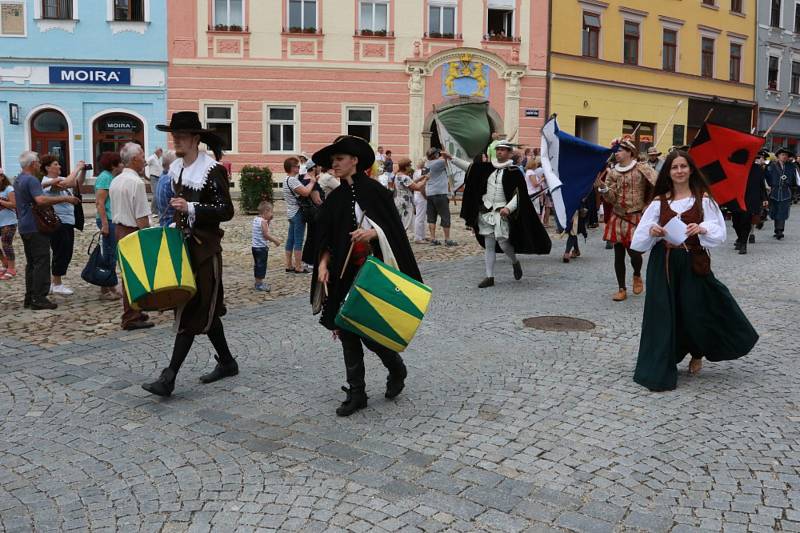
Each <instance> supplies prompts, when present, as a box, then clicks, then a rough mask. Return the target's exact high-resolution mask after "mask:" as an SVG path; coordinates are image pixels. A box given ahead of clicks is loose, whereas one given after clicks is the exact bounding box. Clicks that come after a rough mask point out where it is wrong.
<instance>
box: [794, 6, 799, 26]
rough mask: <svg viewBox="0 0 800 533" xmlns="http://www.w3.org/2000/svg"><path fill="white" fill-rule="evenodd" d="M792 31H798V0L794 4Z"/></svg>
mask: <svg viewBox="0 0 800 533" xmlns="http://www.w3.org/2000/svg"><path fill="white" fill-rule="evenodd" d="M794 32H795V33H800V2H795V4H794Z"/></svg>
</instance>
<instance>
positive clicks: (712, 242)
mask: <svg viewBox="0 0 800 533" xmlns="http://www.w3.org/2000/svg"><path fill="white" fill-rule="evenodd" d="M693 205H694V196H690V197H689V198H683V199H682V200H674V201H670V202H669V206H670V207H671V208H672V210H673V211H675V213H677V214H678V215H681V213H685V212H686V211H688V210H689V209H691V208H692V206H693ZM660 216H661V201H660V200H654V201H653V202H651V203H650V205H649V206H647V209H645V211H644V214H642V220H641V221H640V222H639V225H638V226H636V232H634V234H633V240H632V241H631V248H632V249H634V250H636V251H637V252H649V251H650V250H651V249H652V248H653V246H655V245H656V243H657V242H658V241H660V240H661V239H662V238H663V237H653V236H651V235H650V228H652V227H653V226H655V225H658V219H659V218H660ZM700 225H701V226H702V227H704V228H705V229H706V233H705V234H700V235H698V237H699V238H700V245H701V246H702V247H703V248H714V247H715V246H719V245H720V244H722V243H724V242H725V238H726V237H727V228H726V227H725V217H723V216H722V211H720V209H719V206H718V205H717V203H716V202H715V201H714V200H712V199H711V198H703V222H701V223H700Z"/></svg>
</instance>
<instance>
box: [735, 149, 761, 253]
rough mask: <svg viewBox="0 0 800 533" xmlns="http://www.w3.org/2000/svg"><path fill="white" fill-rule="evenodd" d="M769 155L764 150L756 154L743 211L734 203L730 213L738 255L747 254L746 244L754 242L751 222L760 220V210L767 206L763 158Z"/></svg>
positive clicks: (748, 180)
mask: <svg viewBox="0 0 800 533" xmlns="http://www.w3.org/2000/svg"><path fill="white" fill-rule="evenodd" d="M768 156H769V154H768V153H767V152H765V151H764V150H761V151H760V152H758V155H757V156H756V160H755V161H754V162H753V166H752V167H751V168H750V174H749V175H748V176H747V188H746V189H745V193H744V203H745V209H741V207H740V206H739V205H738V203H736V202H734V204H736V205H735V207H734V208H733V212H732V213H731V219H732V221H733V229H734V230H735V231H736V242H735V244H734V247H735V248H736V249H737V250H739V254H740V255H745V254H746V253H747V244H748V243H753V242H755V235H754V234H753V233H752V231H753V221H754V220H756V221H757V220H759V219H760V218H761V209H762V208H763V207H765V206H767V205H768V203H767V188H766V185H765V183H764V177H765V172H764V165H763V161H764V158H766V157H768Z"/></svg>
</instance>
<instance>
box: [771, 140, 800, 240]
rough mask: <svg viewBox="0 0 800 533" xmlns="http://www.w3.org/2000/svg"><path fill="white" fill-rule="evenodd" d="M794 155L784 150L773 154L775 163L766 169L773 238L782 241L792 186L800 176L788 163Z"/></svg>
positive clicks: (791, 164) (790, 201) (793, 165)
mask: <svg viewBox="0 0 800 533" xmlns="http://www.w3.org/2000/svg"><path fill="white" fill-rule="evenodd" d="M793 155H794V154H793V153H792V152H791V151H789V150H788V149H786V148H780V149H779V150H778V151H777V152H775V156H776V157H777V158H778V159H777V161H773V162H772V163H770V164H769V166H768V167H767V185H769V218H771V219H772V220H773V222H774V224H775V234H774V235H773V237H775V238H776V239H778V240H781V239H783V229H784V227H785V226H786V220H787V219H788V218H789V208H790V207H791V205H792V186H794V185H795V184H797V182H798V180H800V176H798V173H797V167H796V166H795V164H794V163H790V162H789V157H790V156H793Z"/></svg>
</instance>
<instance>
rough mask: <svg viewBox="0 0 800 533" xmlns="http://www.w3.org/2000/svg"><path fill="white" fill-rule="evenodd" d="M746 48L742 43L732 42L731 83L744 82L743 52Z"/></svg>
mask: <svg viewBox="0 0 800 533" xmlns="http://www.w3.org/2000/svg"><path fill="white" fill-rule="evenodd" d="M743 49H744V46H743V45H742V43H737V42H731V55H730V68H729V77H728V79H729V80H730V81H742V50H743Z"/></svg>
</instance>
